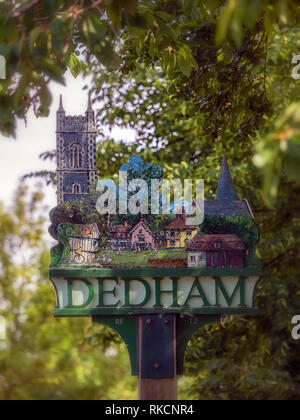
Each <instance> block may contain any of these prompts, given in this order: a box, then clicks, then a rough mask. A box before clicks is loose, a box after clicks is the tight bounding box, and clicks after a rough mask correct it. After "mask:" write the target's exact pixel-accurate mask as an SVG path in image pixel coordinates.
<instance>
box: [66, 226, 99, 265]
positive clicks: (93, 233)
mask: <svg viewBox="0 0 300 420" xmlns="http://www.w3.org/2000/svg"><path fill="white" fill-rule="evenodd" d="M76 230H77V234H75V235H73V236H71V237H70V252H71V255H70V263H71V264H78V265H86V264H97V256H96V254H97V252H98V251H99V249H100V243H99V239H100V232H99V229H98V226H97V224H96V223H94V224H91V225H77V229H76Z"/></svg>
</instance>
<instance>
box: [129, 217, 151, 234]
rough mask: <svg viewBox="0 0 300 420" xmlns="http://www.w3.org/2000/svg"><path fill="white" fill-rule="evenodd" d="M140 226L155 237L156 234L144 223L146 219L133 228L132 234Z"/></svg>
mask: <svg viewBox="0 0 300 420" xmlns="http://www.w3.org/2000/svg"><path fill="white" fill-rule="evenodd" d="M140 226H143V227H144V229H146V230H147V231H148V232H149V233H150V235H151V236H153V237H154V236H155V234H154V232H152V230H151V229H150V228H149V226H147V225H146V223H145V222H144V219H143V218H142V219H141V220H140V221H139V222H138V223H137V224H136V225H135V226H133V228H132V229H131V231H130V233H133V232H134V231H135V230H136V229H138V228H139V227H140Z"/></svg>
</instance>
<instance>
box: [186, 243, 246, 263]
mask: <svg viewBox="0 0 300 420" xmlns="http://www.w3.org/2000/svg"><path fill="white" fill-rule="evenodd" d="M186 250H187V253H188V267H202V268H204V267H207V268H242V267H245V260H246V252H247V248H246V245H245V244H244V242H243V241H242V240H241V239H240V238H239V237H238V236H237V235H196V236H195V237H194V239H193V240H192V241H191V242H190V243H188V245H187V247H186Z"/></svg>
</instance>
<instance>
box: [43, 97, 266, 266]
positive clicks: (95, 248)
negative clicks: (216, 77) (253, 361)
mask: <svg viewBox="0 0 300 420" xmlns="http://www.w3.org/2000/svg"><path fill="white" fill-rule="evenodd" d="M120 170H121V171H127V173H128V174H129V176H130V177H131V178H132V179H136V178H142V179H144V180H145V181H146V182H147V184H150V183H151V179H153V178H155V179H162V176H163V171H162V169H161V168H160V167H159V166H157V165H152V164H148V163H145V162H144V161H143V160H142V159H141V158H139V157H137V156H133V157H131V158H130V159H129V162H128V163H127V164H124V165H123V166H122V167H121V168H120ZM98 177H100V178H101V171H100V173H98V169H97V166H96V129H95V116H94V112H93V109H92V105H91V101H90V100H89V104H88V108H87V111H86V115H84V116H79V117H69V116H66V113H65V110H64V108H63V102H62V98H61V99H60V106H59V110H58V112H57V196H58V207H56V208H55V209H53V210H52V211H51V213H50V218H51V221H52V225H51V227H50V234H51V235H52V236H53V237H54V238H55V239H56V240H57V241H58V242H59V245H57V246H56V247H54V248H53V249H52V266H56V267H64V266H66V267H67V266H74V267H84V266H87V267H90V266H92V267H97V268H139V267H149V268H169V267H170V268H171V267H172V268H176V267H181V268H192V269H195V268H199V269H203V268H244V267H246V266H255V265H257V264H258V262H257V260H256V259H255V257H254V247H255V244H256V243H257V241H258V238H259V232H258V229H257V226H256V225H255V223H254V220H253V214H252V211H251V208H250V206H249V203H248V202H247V200H238V198H237V195H236V192H235V188H234V184H233V180H232V178H231V174H230V170H229V167H228V164H227V161H226V158H225V157H224V159H223V163H222V168H221V172H220V178H219V185H218V189H217V192H216V199H215V200H214V201H205V202H204V221H203V223H202V224H201V225H198V226H197V225H191V224H189V223H188V220H189V218H188V214H192V213H193V207H195V208H196V207H197V204H196V202H195V201H193V202H191V203H186V202H182V203H179V204H178V203H176V204H174V203H173V207H172V211H171V212H170V214H159V215H151V214H144V215H143V214H137V215H132V214H128V215H126V214H109V215H100V214H98V213H97V210H96V202H97V193H96V184H97V180H98ZM128 182H129V180H128ZM117 190H118V188H117ZM149 191H150V189H149ZM117 194H118V191H117ZM149 194H150V192H149ZM178 208H179V209H180V211H178ZM175 209H176V211H175Z"/></svg>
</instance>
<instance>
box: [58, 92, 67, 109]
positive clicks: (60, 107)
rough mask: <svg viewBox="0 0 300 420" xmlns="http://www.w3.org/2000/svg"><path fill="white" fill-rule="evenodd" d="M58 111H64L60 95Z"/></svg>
mask: <svg viewBox="0 0 300 420" xmlns="http://www.w3.org/2000/svg"><path fill="white" fill-rule="evenodd" d="M58 111H62V112H64V111H65V110H64V107H63V98H62V95H60V96H59V108H58Z"/></svg>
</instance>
